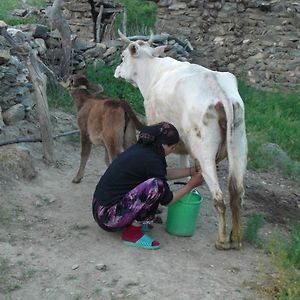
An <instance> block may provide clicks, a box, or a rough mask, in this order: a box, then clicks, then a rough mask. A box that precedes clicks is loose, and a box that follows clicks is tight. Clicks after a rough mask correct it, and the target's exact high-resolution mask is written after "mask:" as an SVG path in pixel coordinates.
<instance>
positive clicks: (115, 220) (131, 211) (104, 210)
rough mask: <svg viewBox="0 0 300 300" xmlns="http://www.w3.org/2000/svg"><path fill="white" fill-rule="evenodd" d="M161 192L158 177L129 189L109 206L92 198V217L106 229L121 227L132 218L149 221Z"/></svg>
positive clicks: (162, 191)
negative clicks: (100, 203) (115, 202)
mask: <svg viewBox="0 0 300 300" xmlns="http://www.w3.org/2000/svg"><path fill="white" fill-rule="evenodd" d="M163 194H164V185H163V182H162V181H161V180H160V179H158V178H150V179H148V180H146V181H144V182H142V183H141V184H139V185H138V186H136V187H135V188H134V189H132V190H131V191H129V192H128V193H127V194H126V195H125V196H124V197H123V198H122V200H121V201H120V202H118V203H117V204H115V205H113V206H111V207H104V206H101V205H99V204H97V201H96V200H95V199H94V200H93V216H94V219H95V221H96V222H97V223H98V224H99V226H100V227H101V228H103V229H104V230H106V231H117V230H120V229H123V228H125V227H127V226H129V225H130V224H131V223H132V222H133V221H134V220H136V221H139V222H142V221H151V220H153V219H154V216H155V211H156V209H157V207H158V205H159V200H160V198H161V196H162V195H163Z"/></svg>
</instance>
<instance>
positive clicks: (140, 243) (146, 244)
mask: <svg viewBox="0 0 300 300" xmlns="http://www.w3.org/2000/svg"><path fill="white" fill-rule="evenodd" d="M152 242H153V239H151V237H150V236H148V235H146V234H144V235H143V236H142V237H141V238H140V239H139V240H137V241H136V242H129V241H125V240H123V243H124V244H125V245H128V246H134V247H137V248H144V249H150V250H154V249H158V248H159V247H160V245H157V246H152Z"/></svg>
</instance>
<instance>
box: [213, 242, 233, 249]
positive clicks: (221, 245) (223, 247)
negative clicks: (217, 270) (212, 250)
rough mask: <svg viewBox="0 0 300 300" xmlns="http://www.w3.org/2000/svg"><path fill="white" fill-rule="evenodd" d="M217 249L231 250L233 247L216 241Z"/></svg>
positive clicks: (227, 243)
mask: <svg viewBox="0 0 300 300" xmlns="http://www.w3.org/2000/svg"><path fill="white" fill-rule="evenodd" d="M215 247H216V248H217V249H218V250H229V249H230V247H231V246H230V243H229V242H220V241H216V243H215Z"/></svg>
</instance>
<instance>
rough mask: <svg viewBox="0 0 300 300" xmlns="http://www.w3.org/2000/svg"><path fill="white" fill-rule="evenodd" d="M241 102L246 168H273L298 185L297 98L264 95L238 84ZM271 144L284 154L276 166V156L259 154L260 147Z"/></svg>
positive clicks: (299, 130) (299, 97)
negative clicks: (280, 163)
mask: <svg viewBox="0 0 300 300" xmlns="http://www.w3.org/2000/svg"><path fill="white" fill-rule="evenodd" d="M239 90H240V94H241V96H242V98H243V100H244V102H245V111H246V126H247V138H248V147H249V153H248V168H251V169H261V170H266V171H267V170H270V169H274V168H276V166H277V169H280V170H281V172H282V173H283V175H288V176H291V177H293V178H294V179H296V180H297V181H300V164H299V161H300V139H299V137H300V118H299V116H300V94H297V93H296V92H294V93H293V92H291V93H284V92H267V91H261V90H257V89H255V88H253V87H250V86H248V85H246V84H245V83H244V82H240V84H239ZM266 143H274V144H277V145H279V147H280V148H281V149H282V150H283V151H284V152H286V153H287V155H288V158H289V159H288V160H287V161H286V162H285V165H284V166H282V165H278V163H279V162H278V161H276V160H278V156H276V153H275V155H274V153H267V154H266V153H262V148H261V146H262V145H263V144H266Z"/></svg>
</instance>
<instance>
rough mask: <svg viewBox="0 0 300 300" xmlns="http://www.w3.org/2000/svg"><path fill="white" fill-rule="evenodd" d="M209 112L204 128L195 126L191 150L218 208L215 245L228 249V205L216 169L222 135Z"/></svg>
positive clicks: (211, 112) (221, 248) (211, 113)
mask: <svg viewBox="0 0 300 300" xmlns="http://www.w3.org/2000/svg"><path fill="white" fill-rule="evenodd" d="M209 112H210V114H209V116H208V117H207V118H206V119H204V126H203V128H202V131H201V132H200V128H198V127H197V126H195V127H194V131H195V136H194V137H192V138H191V140H193V143H192V145H191V151H192V155H193V157H195V158H197V160H198V161H199V163H200V167H201V170H202V174H203V177H204V180H205V182H206V184H207V185H208V188H209V190H210V192H211V195H212V198H213V201H214V206H215V208H216V210H217V214H218V237H217V240H216V244H215V246H216V248H217V249H220V250H227V249H230V243H229V240H228V238H227V237H226V224H225V210H226V206H225V203H224V200H223V194H222V191H221V188H220V185H219V182H218V177H217V169H216V154H217V152H218V149H219V145H220V141H221V135H220V133H219V127H218V123H217V118H216V117H215V114H214V110H213V109H211V110H210V111H209ZM192 133H193V132H192ZM197 133H198V134H197ZM200 133H201V134H200Z"/></svg>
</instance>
